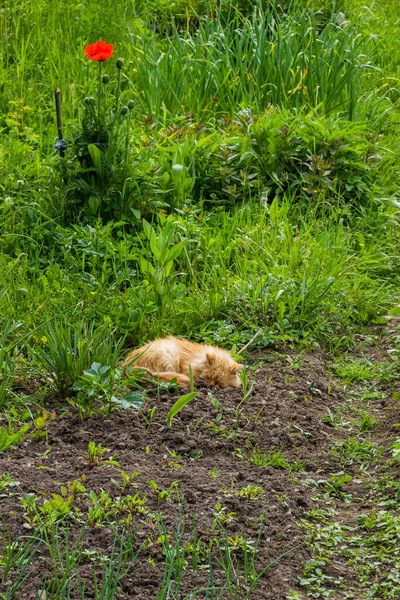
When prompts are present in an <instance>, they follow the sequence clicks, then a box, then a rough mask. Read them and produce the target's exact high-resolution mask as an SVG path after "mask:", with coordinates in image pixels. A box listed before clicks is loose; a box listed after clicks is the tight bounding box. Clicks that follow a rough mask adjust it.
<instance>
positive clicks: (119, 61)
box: [115, 58, 124, 70]
mask: <svg viewBox="0 0 400 600" xmlns="http://www.w3.org/2000/svg"><path fill="white" fill-rule="evenodd" d="M115 66H116V67H117V69H119V70H121V69H122V67H123V66H124V59H123V58H118V60H117V62H116V63H115Z"/></svg>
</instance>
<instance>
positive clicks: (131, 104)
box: [128, 100, 135, 110]
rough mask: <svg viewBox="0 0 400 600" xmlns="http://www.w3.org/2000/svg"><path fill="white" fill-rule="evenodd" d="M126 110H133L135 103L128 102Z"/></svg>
mask: <svg viewBox="0 0 400 600" xmlns="http://www.w3.org/2000/svg"><path fill="white" fill-rule="evenodd" d="M128 108H129V110H133V109H134V108H135V103H134V101H133V100H129V102H128Z"/></svg>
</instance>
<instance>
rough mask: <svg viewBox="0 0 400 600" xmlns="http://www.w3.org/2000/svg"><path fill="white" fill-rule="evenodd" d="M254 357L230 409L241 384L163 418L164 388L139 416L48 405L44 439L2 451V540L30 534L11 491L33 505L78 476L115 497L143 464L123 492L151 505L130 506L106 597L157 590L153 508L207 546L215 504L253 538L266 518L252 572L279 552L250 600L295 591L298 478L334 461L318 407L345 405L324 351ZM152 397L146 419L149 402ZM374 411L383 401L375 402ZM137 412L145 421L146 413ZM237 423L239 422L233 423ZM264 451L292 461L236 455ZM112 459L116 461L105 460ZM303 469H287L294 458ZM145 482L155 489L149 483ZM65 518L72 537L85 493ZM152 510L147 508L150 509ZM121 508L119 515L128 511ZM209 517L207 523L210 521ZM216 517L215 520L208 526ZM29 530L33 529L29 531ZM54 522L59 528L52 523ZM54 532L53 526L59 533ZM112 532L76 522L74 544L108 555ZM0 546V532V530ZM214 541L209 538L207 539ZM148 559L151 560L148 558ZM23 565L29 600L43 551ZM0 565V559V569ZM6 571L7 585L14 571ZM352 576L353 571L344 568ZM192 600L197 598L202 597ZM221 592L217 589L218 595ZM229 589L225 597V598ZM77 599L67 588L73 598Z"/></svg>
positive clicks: (85, 504) (304, 492)
mask: <svg viewBox="0 0 400 600" xmlns="http://www.w3.org/2000/svg"><path fill="white" fill-rule="evenodd" d="M252 361H253V362H254V364H259V363H260V362H261V363H262V366H259V367H258V368H257V369H256V370H255V371H253V372H251V373H250V379H251V380H253V381H254V387H253V390H252V392H251V394H250V396H249V398H248V399H247V400H246V402H245V403H244V404H243V405H242V406H241V407H240V412H239V414H238V418H237V414H236V410H237V407H238V404H239V403H240V402H241V400H242V398H243V392H242V390H237V389H226V390H214V391H213V395H214V398H215V400H216V401H217V402H219V403H220V408H216V407H215V400H214V405H213V403H212V402H211V400H210V398H209V395H208V393H209V390H207V389H202V390H201V394H200V395H199V396H198V397H197V398H196V399H195V400H193V401H192V402H191V403H190V404H188V405H187V406H186V407H185V408H184V409H183V410H182V412H181V413H180V414H179V415H178V416H177V417H176V418H175V419H174V420H173V423H172V427H167V426H166V416H167V413H168V410H169V408H170V407H171V405H172V404H173V402H174V401H175V399H176V397H174V396H173V395H170V394H168V393H162V394H159V395H158V396H154V395H153V396H151V395H149V397H148V399H147V400H146V403H145V405H144V406H143V407H142V410H141V411H140V414H139V413H138V412H137V411H133V410H129V411H115V412H113V413H112V414H111V416H110V417H109V418H105V417H104V416H102V415H100V414H98V415H94V416H93V417H90V418H89V419H88V420H85V421H83V422H81V421H79V420H78V419H77V418H76V417H75V416H71V410H70V409H69V410H68V411H67V410H66V409H65V407H64V409H61V408H60V406H57V405H55V406H54V408H55V410H56V413H57V417H56V419H55V420H54V421H52V423H51V426H50V428H49V433H48V441H47V444H46V441H45V440H44V439H42V440H33V439H31V438H30V437H27V438H26V439H25V441H23V442H20V443H19V444H18V446H16V448H15V449H14V450H9V451H7V452H4V453H2V454H0V473H3V474H4V473H8V474H9V475H10V476H11V477H12V479H13V480H14V481H17V482H19V487H14V488H9V487H8V488H6V491H5V493H3V494H0V515H1V516H2V519H3V520H2V521H1V522H0V532H1V533H2V534H3V536H4V537H3V542H4V540H5V539H7V536H9V539H15V538H17V537H18V536H23V535H25V536H26V535H32V534H33V532H34V528H35V524H34V523H32V522H31V523H30V522H29V515H27V514H25V512H26V511H24V507H23V505H22V503H21V501H20V494H21V493H23V494H35V496H36V497H37V499H38V500H37V504H38V506H41V505H42V504H43V500H44V499H46V498H49V497H51V494H53V493H57V494H60V493H62V492H61V491H60V490H62V486H66V485H67V484H68V482H73V481H74V480H80V481H82V482H83V484H84V486H85V487H86V490H87V492H89V491H92V490H93V491H94V492H96V494H97V495H99V494H100V492H101V490H105V491H106V492H108V494H109V496H110V497H111V498H113V499H115V498H116V497H117V496H121V491H120V490H119V489H118V487H117V486H116V484H115V483H114V482H115V481H121V476H120V471H121V470H123V471H124V472H125V473H128V474H131V473H133V472H135V471H138V470H139V471H140V474H139V475H138V476H137V477H136V478H135V480H134V483H135V485H136V486H137V487H134V486H133V487H132V488H131V489H130V490H129V493H130V494H134V493H136V492H137V493H138V494H139V496H140V497H142V498H146V503H145V507H146V510H147V511H149V512H148V515H147V516H146V517H144V515H143V514H140V513H139V512H137V513H136V514H135V515H134V517H133V521H132V524H131V531H135V530H138V531H137V533H136V536H135V542H134V544H136V546H137V547H138V548H139V546H140V544H142V543H144V544H145V546H144V547H143V548H142V550H141V553H140V555H139V558H138V560H137V562H136V564H135V566H134V568H133V569H132V570H131V571H130V572H128V574H127V575H126V577H125V578H124V579H123V581H122V585H121V586H120V589H119V591H118V593H117V595H116V596H115V598H117V599H120V600H127V599H128V598H135V599H137V600H144V599H151V598H155V597H156V594H157V590H158V589H159V586H160V583H161V580H162V575H163V567H162V563H163V560H164V557H163V553H162V551H161V550H162V549H161V545H160V544H159V543H157V540H158V539H159V536H160V531H159V528H158V526H157V525H156V524H155V523H154V521H152V518H151V515H155V514H157V513H159V512H160V513H161V514H162V516H163V523H164V526H165V528H166V530H167V532H168V533H169V534H170V535H171V536H172V539H173V537H174V535H175V531H176V529H177V527H178V522H179V520H180V518H181V517H182V516H183V523H184V528H185V530H184V533H183V540H188V541H189V540H191V539H192V523H193V522H195V523H196V526H197V536H198V537H202V538H203V540H204V541H205V542H206V543H207V544H208V543H210V540H212V539H213V537H216V530H215V519H214V513H215V511H216V504H217V503H219V504H221V505H222V507H225V512H226V513H235V515H234V518H233V519H232V520H231V522H230V523H227V524H226V529H227V533H228V536H230V537H232V538H233V539H234V538H235V537H236V536H244V537H246V538H247V539H248V540H252V541H253V542H254V543H255V542H256V540H257V538H258V535H259V532H260V523H261V519H262V518H263V519H264V526H263V527H262V530H261V534H260V540H259V546H258V556H257V561H256V564H257V570H258V571H259V572H260V571H261V570H262V569H263V568H264V567H265V566H267V565H268V564H269V563H272V562H273V561H274V560H276V559H278V558H279V557H280V556H281V555H282V554H284V553H285V552H287V551H290V550H291V552H289V553H288V554H287V555H285V556H284V557H282V558H280V559H279V560H278V561H277V562H276V563H275V564H273V565H272V566H271V568H270V569H269V570H268V571H267V573H266V574H265V575H264V576H263V577H262V579H261V580H260V582H259V583H258V585H257V587H256V589H255V590H254V592H253V593H252V595H251V598H253V599H257V600H280V599H282V600H283V599H285V598H286V597H287V594H288V593H289V591H290V590H296V589H300V588H299V579H300V578H301V576H302V563H303V561H306V560H308V559H309V558H310V553H309V551H308V549H307V545H306V544H305V543H304V542H305V538H304V534H303V531H302V529H300V528H299V527H298V523H299V522H300V521H301V519H302V517H303V516H304V515H305V514H306V513H307V512H308V511H309V510H310V509H311V508H312V507H313V506H314V502H313V500H312V499H311V496H312V490H311V489H310V488H309V487H307V486H305V485H303V484H302V481H304V480H305V479H309V478H312V479H315V480H318V479H320V478H321V477H322V476H324V477H326V473H327V472H329V473H331V472H335V471H337V470H340V465H339V464H335V462H334V461H333V459H332V456H331V455H330V454H329V446H330V444H331V443H332V439H333V437H334V438H335V439H340V435H341V434H340V433H338V432H337V431H336V430H334V429H333V428H332V427H331V426H330V425H329V424H328V423H326V422H325V420H324V415H326V412H327V408H328V407H332V406H335V405H338V404H340V403H342V402H343V395H342V393H341V392H340V391H339V389H338V388H339V386H336V385H335V383H334V381H333V379H332V377H330V376H329V375H328V370H327V359H326V357H325V356H324V355H323V354H322V353H321V352H320V351H316V352H313V353H309V354H300V355H296V354H294V353H293V352H291V353H290V354H282V353H281V354H276V353H272V352H271V353H268V354H267V355H265V354H264V355H263V356H254V355H253V357H252ZM153 406H156V410H155V413H154V416H153V420H152V422H151V423H150V422H146V419H147V421H149V410H150V409H151V408H152V407H153ZM379 408H381V407H380V406H379V407H377V409H379ZM145 417H146V418H145ZM236 420H237V422H236ZM91 441H93V442H95V443H96V444H101V445H102V446H103V447H104V448H107V452H106V453H105V454H104V455H103V457H102V459H103V460H102V463H101V464H99V465H96V466H94V467H90V466H89V465H88V460H87V450H88V443H89V442H91ZM254 446H255V447H259V448H260V449H261V450H263V451H266V452H267V453H268V452H270V451H272V450H280V451H281V452H282V454H283V456H284V457H285V459H286V460H287V461H288V463H289V464H290V465H291V466H292V468H291V469H287V468H286V469H283V468H273V467H262V466H256V465H254V464H252V463H250V462H248V461H246V460H243V458H240V455H242V456H243V455H246V454H247V453H248V452H249V449H250V448H251V447H254ZM110 459H111V460H113V461H117V462H118V463H119V465H120V466H119V467H118V466H113V465H110V464H107V463H106V462H105V461H107V460H110ZM296 461H301V463H302V467H301V472H297V471H294V470H293V466H295V465H296V468H299V463H298V462H296ZM149 481H153V482H155V483H156V485H157V486H158V490H157V491H156V490H154V489H153V487H152V485H151V484H150V483H149ZM174 482H177V488H178V490H179V493H176V492H175V491H174V487H172V488H171V489H172V492H171V494H170V497H169V498H168V497H167V498H164V499H160V497H159V494H158V492H159V491H160V490H166V489H167V488H169V487H170V486H171V484H173V483H174ZM248 486H257V487H259V488H262V493H261V495H259V496H258V497H257V498H255V499H252V498H247V497H241V496H240V495H238V494H239V493H240V490H243V489H244V488H247V487H248ZM72 506H73V511H74V518H73V519H71V520H70V526H69V539H70V543H71V545H72V544H73V543H74V541H76V539H77V537H78V535H79V532H80V531H81V528H82V521H83V520H84V516H85V515H86V514H87V511H88V508H89V506H90V500H89V497H88V493H82V494H77V495H76V498H75V499H74V501H73V504H72ZM149 515H150V517H149ZM125 516H126V515H125ZM213 520H214V521H213ZM213 522H214V529H213ZM30 528H32V530H31V529H30ZM60 531H61V530H60ZM60 535H61V533H60ZM113 539H114V537H113V534H112V531H111V528H110V526H109V524H107V522H105V523H102V524H99V525H98V526H96V527H88V528H86V530H85V533H84V535H83V538H82V540H81V542H80V543H81V544H82V546H83V547H84V548H86V549H90V550H92V551H98V552H99V553H100V554H101V555H105V556H107V555H108V556H109V555H110V553H111V546H112V542H113ZM0 543H1V539H0ZM216 547H217V546H216ZM149 558H150V561H149V560H148V559H149ZM37 561H38V562H36V563H34V564H32V566H31V570H30V572H31V575H30V577H29V578H27V580H26V581H25V583H24V585H23V587H22V591H21V592H18V593H17V594H16V595H15V598H27V599H28V598H32V599H33V598H36V597H37V594H38V590H39V591H40V590H41V589H42V586H43V581H44V579H45V578H46V574H47V573H48V571H49V569H50V561H49V557H48V556H47V555H46V554H45V553H44V554H43V555H42V556H41V557H40V558H38V559H37ZM214 569H215V581H216V582H218V581H219V580H220V581H221V582H222V572H221V569H220V568H219V565H218V560H217V552H216V560H215V565H214ZM79 570H80V571H79V574H80V578H81V581H83V582H84V583H85V584H86V586H87V589H86V593H85V597H86V598H92V597H94V593H93V589H92V587H91V586H92V581H93V575H92V571H93V567H92V564H91V562H90V559H89V558H88V559H87V564H83V565H81V566H80V567H79ZM0 574H1V567H0ZM15 576H16V574H15V573H10V575H9V578H8V581H7V582H6V586H5V590H4V591H6V589H7V585H8V586H11V585H12V583H13V581H14V580H15ZM348 577H349V578H351V577H352V574H351V573H348ZM207 578H208V573H207V572H205V571H204V570H201V569H197V570H196V571H195V572H193V570H192V569H191V568H187V569H186V570H185V571H184V577H183V583H182V586H181V589H180V595H179V598H180V599H183V598H186V597H187V596H189V595H190V593H191V592H193V591H194V590H198V589H200V588H202V587H206V586H207V580H208V579H207ZM196 597H197V598H206V595H205V594H203V595H202V594H199V595H197V596H196ZM224 597H225V596H224ZM226 597H228V596H226ZM71 598H74V596H71Z"/></svg>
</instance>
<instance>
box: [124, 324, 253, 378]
mask: <svg viewBox="0 0 400 600" xmlns="http://www.w3.org/2000/svg"><path fill="white" fill-rule="evenodd" d="M139 355H141V356H139ZM138 356H139V358H137V357H138ZM132 362H134V365H133V368H134V369H137V368H141V369H146V370H147V371H149V372H150V373H151V374H152V375H153V377H155V378H156V379H158V380H159V381H172V379H176V381H177V383H178V385H179V386H182V387H186V386H189V384H190V377H189V365H191V367H192V374H193V380H194V381H195V382H198V381H202V382H203V383H205V384H206V385H209V386H219V387H223V388H224V387H241V383H240V379H239V377H238V372H239V371H240V369H241V368H242V365H240V364H239V363H237V362H235V361H234V360H233V358H232V357H231V355H230V354H229V352H227V351H226V350H223V349H222V348H218V347H216V346H208V345H206V344H194V343H193V342H189V341H187V340H182V339H178V338H175V337H173V336H171V335H170V336H169V337H167V338H164V339H157V340H154V341H153V342H148V343H147V344H145V345H144V346H142V347H141V348H138V349H137V350H134V351H133V352H131V353H130V354H129V355H128V356H127V358H126V360H125V362H124V363H123V365H122V366H123V367H124V368H126V367H128V366H129V365H130V364H131V363H132Z"/></svg>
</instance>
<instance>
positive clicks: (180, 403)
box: [167, 365, 199, 427]
mask: <svg viewBox="0 0 400 600" xmlns="http://www.w3.org/2000/svg"><path fill="white" fill-rule="evenodd" d="M189 377H190V392H189V393H188V394H185V395H184V396H181V397H180V398H179V400H177V401H176V402H175V404H174V405H173V406H172V408H171V410H170V411H169V413H168V415H167V425H168V427H171V424H172V419H173V418H174V417H175V415H177V414H178V413H179V412H180V411H181V410H182V409H183V408H184V407H185V406H186V404H189V402H191V400H193V399H194V398H197V396H198V395H199V392H195V391H194V380H193V373H192V367H191V366H190V365H189Z"/></svg>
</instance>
